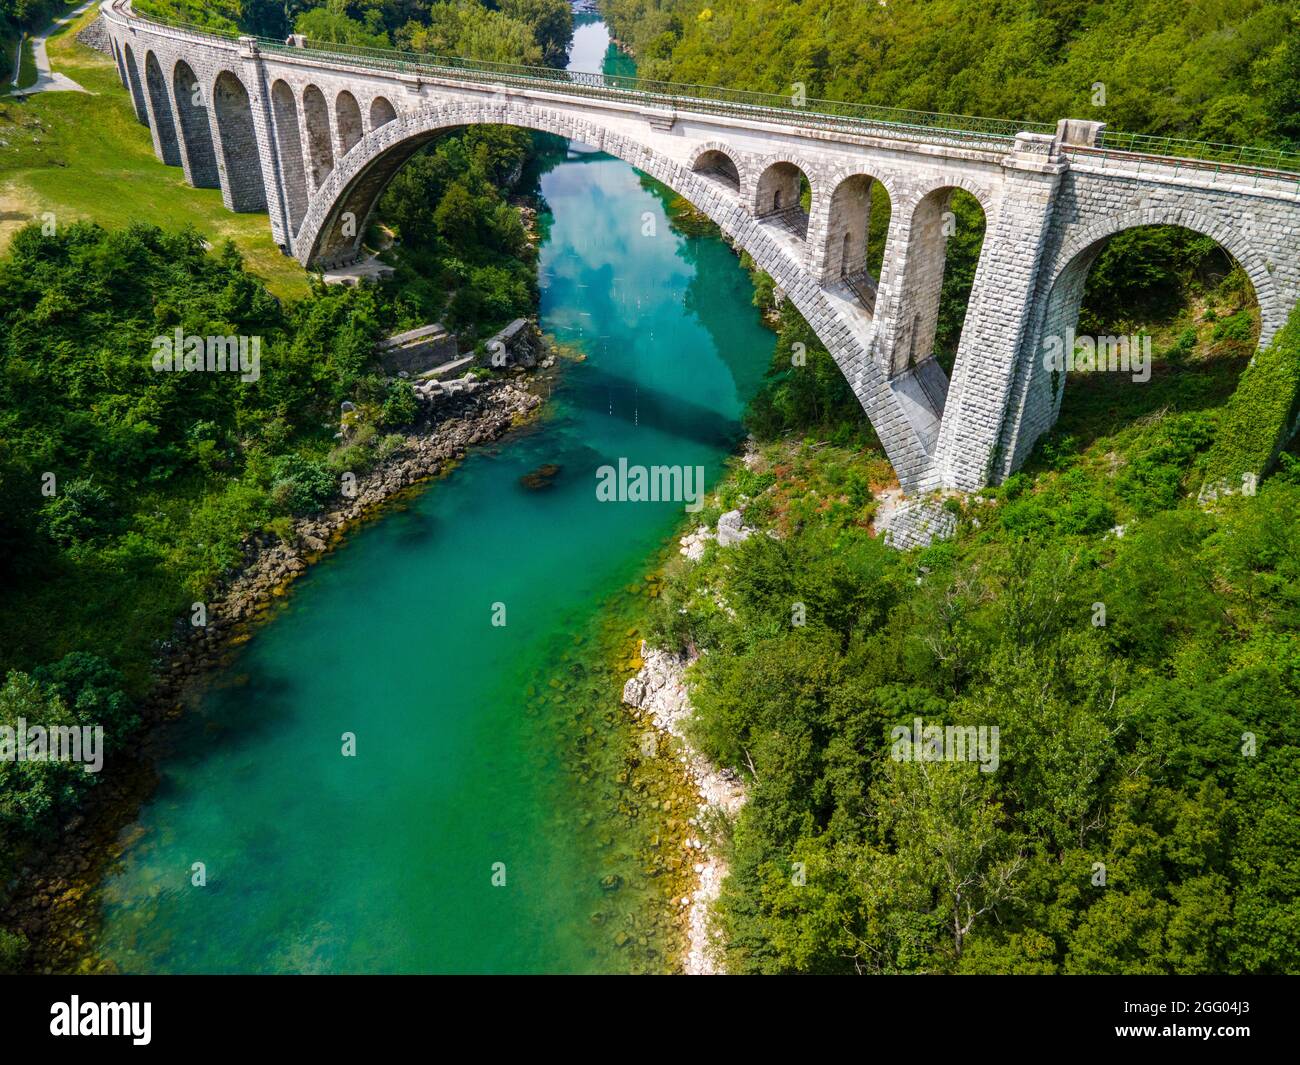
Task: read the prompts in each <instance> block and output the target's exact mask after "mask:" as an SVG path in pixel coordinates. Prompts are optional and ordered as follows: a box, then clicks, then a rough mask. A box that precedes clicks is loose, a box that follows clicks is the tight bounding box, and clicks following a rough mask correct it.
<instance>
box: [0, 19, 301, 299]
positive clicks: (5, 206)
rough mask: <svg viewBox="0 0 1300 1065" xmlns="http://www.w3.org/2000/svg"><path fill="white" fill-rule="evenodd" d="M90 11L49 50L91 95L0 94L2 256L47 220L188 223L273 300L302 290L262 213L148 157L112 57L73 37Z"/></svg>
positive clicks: (297, 271) (295, 268) (57, 66)
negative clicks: (26, 228) (239, 207)
mask: <svg viewBox="0 0 1300 1065" xmlns="http://www.w3.org/2000/svg"><path fill="white" fill-rule="evenodd" d="M96 13H97V9H96V8H91V9H90V10H89V11H87V12H86V13H85V14H83V15H82V16H81V17H80V18H78V19H77V20H76V22H74V23H72V24H71V25H70V26H67V27H64V28H63V29H62V30H61V31H59V32H58V33H57V34H56V35H55V36H52V37H51V38H50V40H49V45H48V52H49V56H50V63H51V65H52V67H53V68H54V70H56V71H59V72H61V73H63V74H66V75H67V76H68V77H70V78H72V79H73V80H74V81H76V82H77V83H78V84H80V85H81V86H82V87H83V88H85V89H86V90H88V92H86V93H79V92H49V93H37V94H36V95H34V96H32V97H30V98H29V99H27V100H26V101H24V102H20V101H18V100H15V99H13V98H12V97H0V251H3V249H4V248H5V247H7V245H8V243H9V240H10V239H11V238H12V236H13V234H14V233H15V232H16V231H17V230H18V229H19V228H21V227H22V226H23V225H25V224H27V223H28V222H30V221H33V220H41V219H42V218H43V217H44V216H45V215H47V214H53V216H54V219H55V222H56V224H60V223H67V222H72V221H74V220H76V219H81V218H88V219H93V220H94V221H96V222H99V223H101V224H102V225H105V226H124V225H128V224H130V223H132V222H150V223H153V224H155V225H159V226H162V227H163V228H166V229H175V228H180V227H182V226H185V225H192V226H194V227H195V228H196V229H197V230H198V231H199V232H200V233H202V234H203V236H204V237H205V238H206V239H207V240H209V241H210V242H212V243H213V244H217V243H220V242H222V241H224V240H226V239H227V238H229V239H231V240H233V241H234V242H235V244H236V245H237V246H238V247H239V249H240V251H241V252H243V254H244V256H245V259H246V260H247V262H248V266H249V269H250V270H251V271H252V272H254V273H256V274H258V275H259V276H261V277H262V278H264V279H265V280H266V282H267V285H268V287H269V288H270V289H271V290H272V291H273V292H275V293H276V294H277V295H279V296H281V297H290V298H292V297H297V296H301V295H303V294H305V293H306V292H307V290H308V277H309V275H308V274H307V273H306V271H304V270H303V269H302V268H301V267H300V266H299V265H298V264H297V263H296V262H295V261H294V260H293V259H290V258H288V257H286V256H285V255H283V254H282V253H281V251H280V249H279V248H277V247H276V246H275V243H274V242H273V241H272V239H271V229H270V226H269V224H268V222H267V218H266V215H265V214H233V213H231V212H229V211H227V210H226V209H225V207H224V206H223V205H222V202H221V193H220V192H219V191H218V190H216V189H193V188H190V187H189V186H188V185H187V184H186V183H185V176H184V174H183V173H182V172H181V170H180V168H179V167H169V166H164V165H163V164H162V163H160V162H158V160H157V159H156V158H155V157H154V153H153V141H152V139H151V138H150V135H149V130H148V129H147V128H146V127H145V126H142V125H141V124H140V123H139V122H138V121H136V118H135V113H134V111H133V109H132V107H131V103H130V98H129V96H128V93H127V91H126V90H125V89H124V88H123V87H122V85H121V84H120V82H119V81H118V78H117V71H116V69H115V67H114V64H113V61H112V60H111V59H109V58H108V57H107V56H104V55H102V54H100V53H99V52H96V51H94V50H93V49H90V48H87V47H86V46H85V45H83V44H80V43H79V42H78V41H77V40H76V34H77V32H78V31H79V30H80V29H81V28H82V27H83V26H85V25H86V24H87V23H89V22H91V21H92V20H93V19H94V18H95V17H96ZM24 52H25V53H27V54H29V53H30V49H24ZM28 62H30V59H28ZM33 77H34V75H33Z"/></svg>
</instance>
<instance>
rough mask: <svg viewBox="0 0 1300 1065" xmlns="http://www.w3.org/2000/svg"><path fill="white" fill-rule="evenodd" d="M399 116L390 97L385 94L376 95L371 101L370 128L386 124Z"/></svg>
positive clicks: (374, 128) (373, 128)
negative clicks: (389, 99) (390, 101)
mask: <svg viewBox="0 0 1300 1065" xmlns="http://www.w3.org/2000/svg"><path fill="white" fill-rule="evenodd" d="M396 117H397V110H396V109H395V108H394V107H393V105H392V104H391V103H389V102H388V99H387V98H386V97H383V96H376V97H375V98H374V99H373V100H371V101H370V128H371V129H372V130H376V129H378V128H379V127H380V126H386V125H387V124H388V123H389V122H392V121H393V120H394V119H395V118H396Z"/></svg>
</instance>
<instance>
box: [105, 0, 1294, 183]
mask: <svg viewBox="0 0 1300 1065" xmlns="http://www.w3.org/2000/svg"><path fill="white" fill-rule="evenodd" d="M111 5H112V6H113V8H114V9H116V10H122V11H129V9H130V0H111ZM129 13H130V16H131V17H132V18H134V19H137V20H140V21H144V22H150V23H152V24H154V25H155V26H158V27H160V28H170V29H173V30H179V31H182V32H184V33H187V34H191V35H195V36H199V37H201V38H204V39H208V40H211V41H215V42H220V43H223V44H225V45H227V46H238V42H239V41H240V40H243V41H246V42H250V43H252V44H254V45H255V46H256V47H257V48H258V49H259V50H260V51H261V52H262V53H264V54H271V55H283V56H284V57H286V58H298V59H308V58H310V59H316V60H319V61H322V62H327V63H336V64H337V63H342V64H346V65H349V66H354V67H364V68H367V69H370V70H380V71H386V72H391V73H396V74H403V75H415V76H427V77H430V78H446V79H452V80H456V81H460V82H466V81H472V82H477V83H479V84H482V85H485V86H488V87H502V86H504V87H510V88H517V89H535V90H547V91H552V92H554V91H560V92H564V93H565V94H568V95H574V96H587V97H593V98H599V99H607V100H617V101H622V102H625V103H634V104H637V105H640V106H643V107H654V108H660V109H664V110H666V111H670V112H671V111H677V110H683V111H698V112H704V113H710V114H723V115H733V116H738V117H745V118H750V119H753V120H756V121H764V122H779V123H783V124H793V125H797V126H799V127H801V128H805V129H819V130H832V131H837V132H841V133H857V134H862V135H868V136H886V137H891V138H900V139H904V140H923V141H926V142H929V143H941V144H951V145H956V146H960V147H967V148H985V149H1002V150H1007V149H1009V148H1010V147H1011V145H1012V144H1014V142H1015V138H1016V135H1017V134H1018V133H1044V134H1055V133H1056V126H1055V125H1053V124H1051V123H1045V122H1028V121H1011V120H1007V119H997V118H984V117H980V116H975V115H954V114H945V113H941V112H930V111H914V110H908V109H905V108H896V107H883V106H879V105H875V104H862V103H850V102H847V101H842V100H824V99H814V98H809V99H806V100H802V101H800V102H798V103H796V102H795V101H794V100H793V99H792V98H791V97H788V96H781V95H778V94H776V93H766V92H751V91H748V90H740V89H726V88H722V87H720V86H716V85H692V84H686V83H680V82H666V81H655V80H651V79H647V78H638V77H623V76H617V75H611V74H591V73H585V72H578V71H567V70H557V69H555V68H552V67H535V66H526V65H521V64H515V63H492V62H486V61H482V60H470V59H462V58H460V57H456V56H438V55H432V54H425V53H419V52H403V51H400V50H398V49H395V48H366V47H362V46H359V45H345V44H325V43H321V42H312V41H308V42H306V44H305V45H304V46H298V45H296V44H292V43H288V42H285V41H279V40H275V39H272V38H267V37H253V36H249V35H239V34H235V33H223V32H221V31H215V30H213V29H211V28H210V27H199V26H192V25H188V24H186V23H183V22H177V21H173V20H169V19H162V18H158V17H149V18H146V17H144V16H142V15H139V14H137V13H136V12H134V11H129ZM1082 150H1084V149H1081V148H1076V147H1075V146H1068V147H1067V151H1070V152H1073V151H1082ZM1090 151H1091V152H1093V153H1095V154H1100V155H1103V156H1114V157H1116V158H1117V159H1120V158H1125V157H1128V158H1131V159H1150V160H1153V161H1160V162H1164V163H1168V164H1171V165H1172V164H1179V165H1182V166H1186V167H1195V168H1198V169H1202V170H1208V171H1210V172H1212V173H1214V174H1215V175H1217V174H1219V173H1238V174H1239V173H1251V174H1257V175H1259V176H1268V177H1271V178H1279V179H1283V180H1289V181H1294V182H1296V185H1297V189H1300V153H1297V152H1288V151H1284V150H1281V149H1271V148H1253V147H1249V146H1242V145H1232V144H1215V143H1210V142H1206V141H1195V140H1184V139H1180V138H1175V137H1153V136H1146V135H1143V134H1135V133H1123V132H1120V131H1115V130H1106V131H1104V132H1103V133H1102V135H1101V141H1100V143H1099V144H1098V145H1096V146H1095V147H1094V148H1092V149H1090Z"/></svg>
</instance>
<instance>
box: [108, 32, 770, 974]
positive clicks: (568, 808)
mask: <svg viewBox="0 0 1300 1065" xmlns="http://www.w3.org/2000/svg"><path fill="white" fill-rule="evenodd" d="M628 62H629V61H628V60H627V59H626V58H625V57H623V56H621V55H620V54H619V53H617V51H616V50H614V49H613V48H612V47H611V46H610V44H609V38H608V34H607V33H606V31H605V28H604V25H603V24H601V23H599V22H598V21H595V20H594V19H592V18H590V17H585V18H580V19H579V27H578V32H577V34H576V35H575V43H574V48H573V52H572V55H571V67H572V68H577V69H582V68H587V69H591V68H592V67H593V66H594V65H599V64H605V69H606V70H607V71H612V70H618V71H619V72H622V71H625V70H626V69H627V66H628ZM610 64H614V66H611V65H610ZM541 188H542V193H543V195H544V197H545V200H546V203H547V204H548V205H549V209H550V212H551V218H550V219H549V220H548V221H549V226H548V228H547V236H546V239H545V243H544V245H543V247H542V250H541V262H540V274H541V277H540V281H541V290H542V302H541V316H542V325H543V328H544V329H545V330H546V331H547V332H549V333H552V334H554V335H555V336H556V337H557V338H558V340H559V341H561V342H562V343H564V344H568V345H572V346H573V347H575V348H577V349H580V350H581V351H582V352H584V353H585V354H586V356H587V358H586V360H585V361H582V362H574V363H566V364H565V369H564V371H563V373H562V375H561V377H560V380H559V383H558V385H557V387H556V390H555V393H554V395H553V396H552V398H551V400H550V402H549V404H548V406H547V408H546V412H545V414H544V416H543V417H542V418H541V419H540V420H539V421H537V422H535V423H533V424H532V425H530V426H529V427H526V428H525V429H523V430H521V431H519V432H517V433H515V434H512V435H511V436H509V437H507V438H506V439H505V440H504V441H502V442H501V443H500V444H499V445H498V446H496V447H494V448H487V449H481V450H478V451H476V452H472V453H471V454H470V456H469V457H468V458H467V459H466V461H465V462H463V463H462V464H461V465H460V466H459V467H458V468H457V469H456V470H455V471H454V472H453V473H452V474H451V475H450V476H448V477H446V478H444V479H442V480H440V481H437V482H435V483H434V484H433V485H431V486H430V487H429V488H428V489H427V490H425V491H424V492H423V493H422V494H420V495H419V496H417V497H416V498H414V499H413V500H411V501H410V502H409V504H408V505H406V506H405V507H401V508H395V509H394V510H392V511H390V512H389V513H387V514H386V515H385V516H384V517H383V518H382V519H381V520H379V521H376V522H373V523H371V524H369V525H367V526H365V527H364V528H362V529H360V530H359V531H357V532H355V533H354V534H353V535H352V536H351V537H350V538H349V539H348V540H347V541H346V543H345V544H344V546H343V547H342V549H340V550H338V551H336V552H334V553H332V554H331V555H329V556H327V557H326V558H325V559H324V560H323V561H322V562H321V563H320V564H318V565H317V566H315V567H313V569H312V571H311V572H310V573H308V574H307V575H306V576H305V577H304V578H303V579H302V580H300V581H298V582H297V583H296V584H295V585H294V589H293V592H292V594H291V596H290V597H289V601H288V603H287V605H286V606H285V608H284V609H283V610H281V611H279V612H278V613H277V614H276V616H275V617H274V619H273V620H272V621H271V622H270V623H268V624H267V625H266V626H265V627H264V628H262V629H260V630H259V631H258V632H257V633H256V634H255V636H254V637H253V639H252V640H251V641H250V642H248V643H247V644H245V645H244V646H243V647H242V648H240V649H239V651H238V652H237V654H236V655H235V658H234V661H233V662H232V663H231V664H230V665H228V666H226V667H223V669H222V670H221V671H220V672H219V673H218V674H217V675H216V676H214V677H213V679H212V683H211V684H210V686H208V688H207V689H206V690H205V692H204V693H203V694H202V695H201V696H199V697H198V698H196V699H195V700H194V702H193V705H192V707H191V708H190V709H189V711H188V712H187V713H186V715H185V716H184V717H183V719H182V720H181V721H179V722H178V723H177V724H176V725H175V726H174V730H175V736H174V743H173V744H172V745H171V748H170V753H169V754H168V755H167V756H166V757H165V758H164V760H163V762H162V764H161V765H160V766H159V784H158V787H157V790H156V792H155V793H154V794H153V796H152V798H151V800H150V801H149V802H148V803H147V805H146V806H145V807H144V808H143V809H142V810H141V811H140V814H139V819H138V822H137V823H136V824H134V825H132V826H131V827H130V829H129V830H128V831H127V833H126V834H125V835H124V837H123V839H124V841H126V846H125V849H124V851H123V854H122V857H121V860H120V861H118V862H116V863H115V864H114V866H113V869H112V872H111V874H110V876H109V877H108V879H107V880H106V882H105V883H104V884H103V886H102V888H101V890H100V891H99V892H98V899H99V907H100V917H101V918H102V928H101V931H100V933H99V934H98V936H97V939H96V942H95V944H94V949H95V953H96V955H97V956H98V957H99V958H101V959H103V960H104V961H106V962H107V963H109V964H111V965H113V966H115V967H117V968H118V969H121V970H124V971H137V972H139V971H144V972H278V971H308V972H538V971H542V972H600V971H625V970H626V969H627V966H626V964H624V963H623V961H622V960H621V958H620V956H619V954H618V952H617V949H616V947H615V946H614V945H613V944H612V943H611V941H610V937H609V935H608V931H609V930H608V928H601V927H600V926H599V922H600V920H601V919H602V914H601V913H600V911H601V908H602V906H604V905H606V904H607V902H608V899H607V894H608V891H609V885H608V884H606V885H604V886H602V884H601V880H602V877H606V876H607V868H608V867H607V865H606V864H603V863H602V861H601V860H600V859H599V856H600V855H601V853H602V851H601V846H602V845H603V846H606V847H612V848H614V849H617V847H618V846H619V842H618V841H617V840H613V841H612V842H611V840H610V839H608V838H607V839H604V840H596V839H594V838H593V837H594V836H595V835H596V834H601V833H605V832H606V831H607V829H606V828H605V827H602V826H608V825H609V824H613V823H615V819H614V815H613V811H610V810H603V809H592V808H591V805H592V803H593V802H596V801H597V800H596V799H594V798H592V797H591V796H594V795H596V794H597V791H596V789H592V790H591V792H590V794H588V792H587V791H586V790H585V789H583V788H582V787H580V786H577V785H576V784H575V783H574V780H573V777H572V774H571V773H569V772H568V771H567V770H566V768H565V767H564V765H563V759H562V758H561V757H560V756H559V755H558V754H557V753H556V752H557V751H558V749H559V747H560V746H561V745H562V741H563V739H564V732H565V730H566V729H570V728H573V727H574V726H573V719H572V717H571V716H570V712H569V708H567V707H566V706H565V700H564V698H562V697H558V696H557V697H556V698H554V699H552V700H550V701H548V702H545V704H544V705H543V707H542V709H541V711H540V717H539V714H538V712H537V710H536V707H535V706H534V707H532V710H531V712H530V713H525V708H526V704H527V703H528V701H529V689H530V686H531V685H533V684H534V683H535V682H536V681H537V678H538V677H539V676H545V675H546V674H547V671H548V670H549V669H551V668H553V667H554V664H555V658H556V655H557V648H560V647H565V646H570V645H571V644H572V643H573V639H574V636H575V634H579V633H582V632H585V631H588V630H589V629H590V628H591V626H592V622H593V619H594V618H596V617H597V616H598V615H599V612H600V611H601V610H602V609H603V604H605V603H606V602H607V601H608V599H609V596H610V594H611V593H612V592H616V591H617V590H619V589H620V588H624V587H626V586H628V585H629V584H630V583H631V582H638V581H641V580H642V573H643V571H644V568H645V567H646V565H647V560H648V559H651V558H653V557H654V556H655V554H656V553H657V552H658V551H659V550H660V549H661V546H662V544H663V542H664V539H665V537H667V536H668V535H669V534H670V533H671V532H672V531H673V529H674V528H675V526H676V525H677V523H678V522H680V521H681V519H682V504H681V503H664V504H658V503H636V502H623V503H618V502H600V501H598V500H597V498H596V493H595V485H596V469H597V468H598V467H599V466H601V465H603V464H606V463H609V464H617V462H618V460H619V459H620V458H626V459H627V461H628V462H629V463H632V464H638V463H639V464H645V465H651V464H670V465H683V466H696V465H699V466H703V467H704V470H705V474H706V477H707V479H708V481H709V482H713V481H714V480H716V478H717V477H718V476H719V475H720V473H721V470H722V464H723V461H724V459H725V458H726V457H727V455H728V454H730V453H731V452H732V451H733V449H734V448H735V446H736V444H737V442H738V440H739V438H740V435H741V429H740V421H739V419H740V415H741V412H742V410H743V408H744V405H745V403H746V402H747V400H748V399H749V398H750V397H751V396H752V395H753V394H754V392H755V391H756V389H757V387H758V385H759V381H760V378H761V375H762V372H763V369H764V368H765V367H766V365H767V362H768V358H769V352H770V351H771V335H770V334H769V333H767V332H765V331H764V330H763V329H762V327H761V325H760V323H759V321H758V316H757V312H756V311H755V310H754V308H753V306H752V304H751V296H752V287H751V285H750V283H749V280H748V278H747V277H746V275H745V274H744V272H743V271H742V269H741V268H740V265H739V263H738V261H737V259H736V257H735V256H734V255H733V254H732V253H731V251H730V250H729V249H728V248H727V247H726V246H725V245H723V244H722V243H721V241H719V240H717V239H716V238H712V237H709V238H687V237H684V236H682V235H680V234H679V233H676V232H674V231H673V230H672V229H671V228H670V226H669V224H668V216H667V213H666V209H665V205H666V203H667V202H668V200H669V197H668V195H667V194H666V193H665V192H664V190H662V189H656V188H654V187H652V186H651V185H650V184H649V183H648V182H646V181H645V179H644V178H642V177H641V176H640V175H638V174H637V172H636V171H634V170H633V169H632V168H631V167H629V166H628V165H627V164H625V163H623V162H621V161H619V160H617V159H613V158H610V157H609V156H606V155H602V154H598V153H595V152H593V151H591V150H590V149H588V148H585V147H584V146H581V145H571V146H570V148H569V151H568V153H567V157H566V158H563V159H560V160H557V161H556V162H555V164H554V165H551V166H550V168H549V170H547V172H546V173H544V174H543V175H542V178H541ZM648 222H649V223H652V224H653V225H652V227H651V226H650V225H648ZM651 228H653V232H652V233H651V234H650V235H647V231H648V230H650V229H651ZM546 463H554V464H557V465H558V466H559V467H560V472H559V474H558V475H557V477H556V479H555V483H554V484H553V486H552V487H550V488H549V489H546V490H542V491H537V490H529V489H527V488H524V487H522V486H521V485H520V477H521V476H522V475H524V474H525V473H528V472H529V471H531V470H534V469H536V468H537V467H538V466H540V465H543V464H546ZM494 604H503V606H504V609H505V620H506V624H505V625H503V626H501V625H493V624H492V620H493V613H494V609H495V608H494ZM614 694H615V698H614V700H613V705H617V696H616V693H614ZM344 733H353V734H354V735H355V737H356V753H355V756H354V757H344V756H343V754H342V747H343V741H342V736H343V734H344ZM596 740H597V741H599V736H597V737H596ZM552 744H554V745H555V749H554V750H553V749H552V747H551V745H552ZM198 862H201V863H203V869H204V870H205V873H206V885H205V886H195V885H194V883H193V873H192V870H193V869H194V868H195V863H198ZM629 868H631V870H632V875H628V876H625V877H622V878H621V879H622V880H624V881H625V883H624V884H623V885H622V887H621V889H620V892H619V893H620V894H621V895H622V896H624V899H625V902H624V904H625V905H626V904H629V903H632V904H634V903H636V901H637V900H638V899H641V900H643V901H644V904H645V905H649V904H650V900H652V899H653V898H654V897H655V896H654V895H653V893H651V892H649V891H647V890H645V885H643V884H638V883H637V879H636V876H635V875H634V874H635V872H636V869H637V868H638V867H637V865H636V863H635V862H631V863H629ZM502 880H504V883H502ZM638 892H641V894H638ZM666 962H667V960H665V965H664V966H663V967H671V966H670V965H668V964H667V963H666Z"/></svg>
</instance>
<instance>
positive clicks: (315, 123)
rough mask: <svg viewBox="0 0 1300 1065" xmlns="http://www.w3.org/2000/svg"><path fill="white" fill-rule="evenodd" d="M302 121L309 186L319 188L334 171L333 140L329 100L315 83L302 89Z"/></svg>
mask: <svg viewBox="0 0 1300 1065" xmlns="http://www.w3.org/2000/svg"><path fill="white" fill-rule="evenodd" d="M302 123H303V128H304V129H305V130H306V131H307V160H308V165H309V167H310V170H309V173H310V175H311V187H312V188H313V189H319V188H320V187H321V186H322V185H324V184H325V182H326V181H327V180H329V176H330V174H332V173H333V172H334V141H333V138H332V137H331V136H330V107H329V102H328V101H327V100H326V99H325V94H324V93H323V92H321V91H320V89H319V88H317V87H316V86H315V85H308V86H307V87H306V88H304V89H303V90H302Z"/></svg>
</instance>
